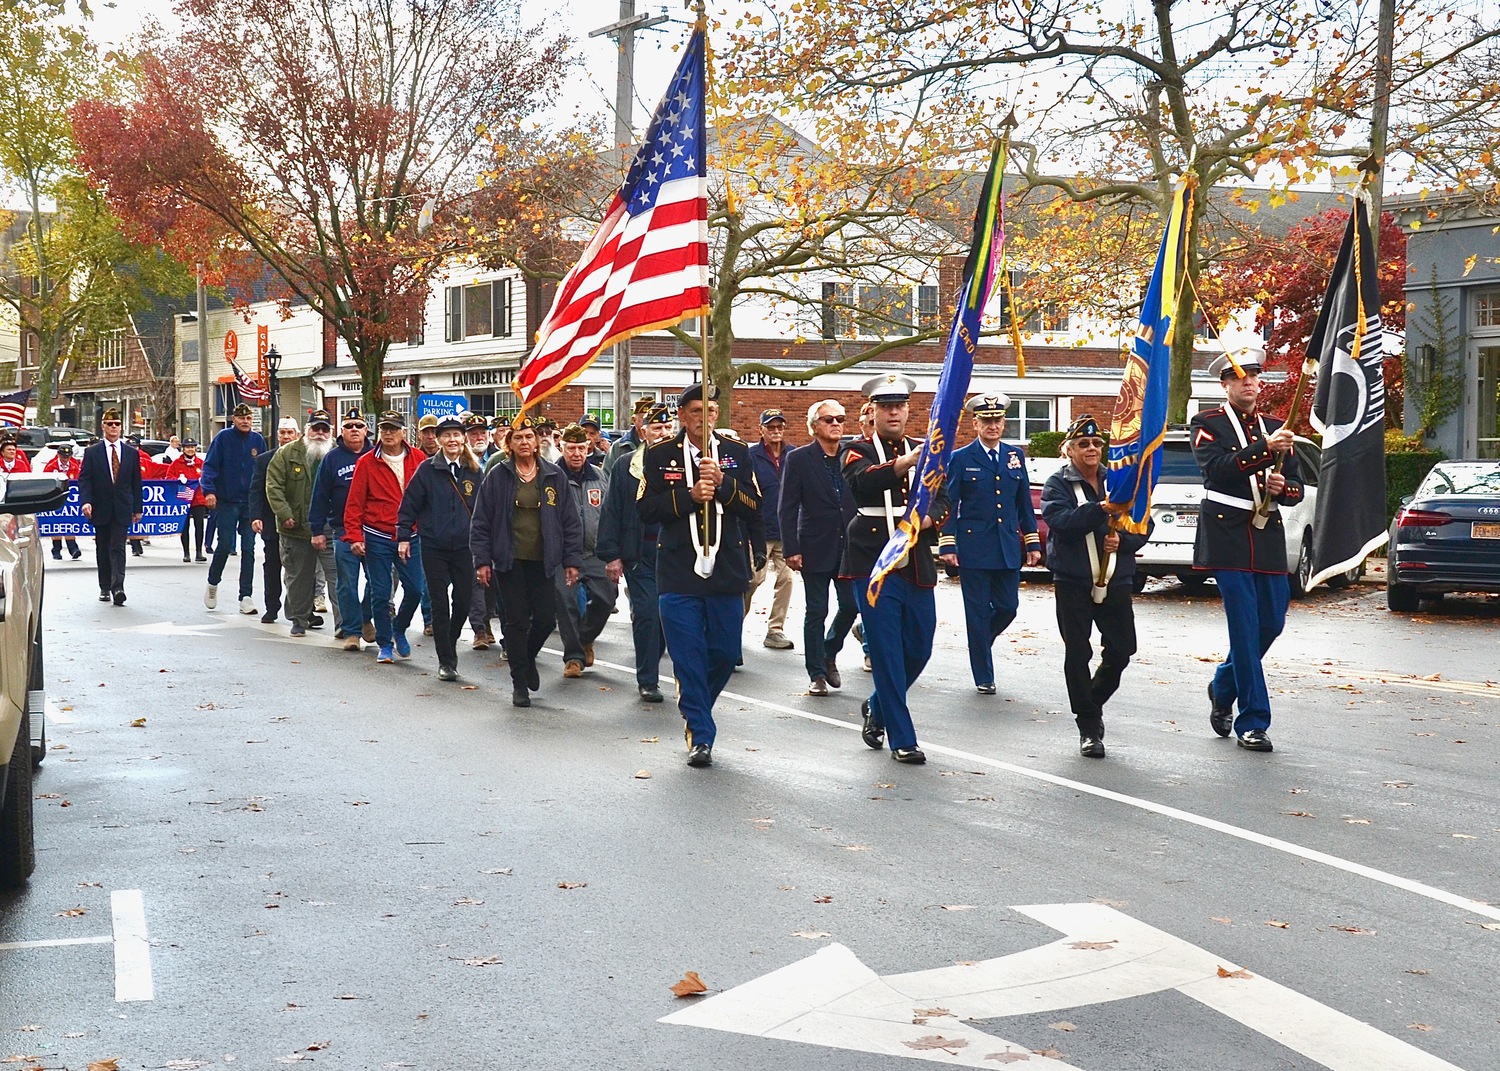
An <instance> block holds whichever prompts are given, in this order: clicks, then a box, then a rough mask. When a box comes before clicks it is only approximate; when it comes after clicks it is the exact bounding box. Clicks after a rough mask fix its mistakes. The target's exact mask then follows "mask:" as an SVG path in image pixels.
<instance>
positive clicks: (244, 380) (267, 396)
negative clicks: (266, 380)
mask: <svg viewBox="0 0 1500 1071" xmlns="http://www.w3.org/2000/svg"><path fill="white" fill-rule="evenodd" d="M229 369H230V371H232V372H233V373H234V382H235V386H237V387H239V389H240V397H241V398H242V399H244V400H245V401H247V402H250V403H252V404H253V405H265V404H266V403H267V402H269V401H270V400H271V392H270V391H269V390H267V389H266V388H265V387H262V386H261V385H260V384H259V383H257V382H255V380H253V379H251V378H250V377H249V376H247V375H245V373H244V372H241V371H240V366H239V365H237V364H235V363H234V359H233V358H231V359H230V361H229Z"/></svg>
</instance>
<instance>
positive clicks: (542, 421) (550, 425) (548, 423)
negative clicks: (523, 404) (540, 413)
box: [536, 416, 557, 431]
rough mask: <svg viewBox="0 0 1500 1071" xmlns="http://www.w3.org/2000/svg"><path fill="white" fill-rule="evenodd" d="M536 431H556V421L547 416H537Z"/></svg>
mask: <svg viewBox="0 0 1500 1071" xmlns="http://www.w3.org/2000/svg"><path fill="white" fill-rule="evenodd" d="M536 430H537V431H556V430H557V421H555V420H553V419H552V418H551V417H549V416H544V417H539V418H538V419H537V422H536Z"/></svg>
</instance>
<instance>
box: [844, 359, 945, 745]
mask: <svg viewBox="0 0 1500 1071" xmlns="http://www.w3.org/2000/svg"><path fill="white" fill-rule="evenodd" d="M914 389H916V383H915V382H913V381H912V380H911V379H910V378H908V377H907V376H902V375H895V374H889V375H881V376H876V377H875V378H874V379H870V380H867V381H866V382H865V384H864V387H863V391H864V394H865V396H866V397H867V398H869V399H870V400H871V401H872V402H874V403H875V424H874V429H873V435H872V437H871V438H870V439H867V440H866V439H862V440H860V441H858V442H854V443H851V444H850V445H849V446H848V448H847V449H846V450H845V451H844V455H843V464H844V479H845V482H846V483H847V484H848V487H849V492H850V494H851V495H852V496H853V499H854V506H855V509H856V511H857V512H856V513H855V514H854V517H853V519H851V520H850V521H849V528H848V538H847V540H846V542H845V545H844V561H843V564H842V566H841V567H840V569H839V575H840V576H841V577H842V578H845V579H848V580H850V581H851V582H852V584H853V586H854V594H855V601H856V602H857V603H858V604H859V613H860V619H861V621H862V623H863V626H864V635H865V640H866V641H867V642H868V643H869V645H870V665H871V669H872V672H873V674H874V677H875V691H874V692H872V693H871V694H870V698H869V699H867V700H865V702H864V705H863V707H862V708H861V710H860V713H861V715H862V717H863V719H864V724H863V726H862V728H861V733H860V735H861V736H862V737H863V739H864V742H865V743H866V744H867V745H868V746H869V747H872V748H877V749H878V748H880V747H881V746H883V744H884V743H885V741H886V737H887V734H889V743H890V749H891V757H892V758H894V759H895V760H896V761H897V762H905V763H911V764H913V765H920V764H921V763H924V762H926V761H927V756H926V755H925V754H923V753H922V749H921V748H919V747H918V746H917V731H916V728H915V726H914V725H913V724H912V718H911V708H910V707H909V706H908V705H907V696H906V693H907V690H908V689H909V688H910V687H911V686H912V685H913V684H914V683H916V680H917V678H918V677H920V676H921V675H922V670H923V669H925V668H926V666H927V660H928V659H929V658H931V657H932V638H933V633H934V632H935V631H936V630H937V608H936V605H935V603H934V601H933V591H932V589H933V588H934V587H936V586H937V562H936V560H935V559H934V558H933V548H934V546H935V545H936V543H937V532H938V529H939V528H941V526H942V523H943V521H944V520H946V519H947V517H948V495H947V492H946V491H945V490H944V489H943V488H939V489H938V490H937V492H936V493H935V494H934V495H933V496H932V499H931V505H930V506H929V508H928V512H927V519H928V520H929V521H930V522H931V523H930V524H927V525H924V526H923V528H922V531H921V534H920V535H919V536H918V538H917V542H916V545H915V546H913V547H912V548H911V552H910V553H909V554H908V555H907V558H906V561H905V562H904V563H902V564H901V565H900V567H899V568H897V569H894V570H892V571H891V572H890V574H889V575H887V576H886V578H885V583H884V586H883V587H882V589H881V592H880V598H879V599H878V600H877V601H876V603H875V605H874V606H871V605H870V600H869V595H868V593H869V588H870V574H871V573H872V572H874V569H875V562H876V560H877V559H878V558H879V557H880V552H881V551H882V550H883V549H884V548H885V545H886V543H887V542H889V541H890V538H891V536H892V535H893V534H894V533H895V530H896V524H897V522H898V521H899V519H900V517H901V515H902V514H903V513H904V512H905V510H906V496H907V494H908V492H909V491H910V490H911V486H912V481H913V480H914V479H915V478H916V463H917V455H918V452H919V450H920V448H921V445H922V444H921V443H920V442H918V441H917V440H915V439H910V438H907V437H906V435H905V434H904V429H905V425H906V417H907V413H908V408H909V407H908V402H909V399H910V396H911V392H912V391H913V390H914Z"/></svg>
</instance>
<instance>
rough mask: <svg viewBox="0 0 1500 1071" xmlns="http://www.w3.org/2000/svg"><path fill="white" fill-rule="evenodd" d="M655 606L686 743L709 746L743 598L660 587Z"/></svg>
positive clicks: (736, 648)
mask: <svg viewBox="0 0 1500 1071" xmlns="http://www.w3.org/2000/svg"><path fill="white" fill-rule="evenodd" d="M659 606H660V607H661V629H662V632H663V633H664V634H665V635H666V637H667V651H668V653H669V654H671V656H672V672H673V674H674V675H675V676H676V677H677V709H679V710H680V711H682V720H683V721H684V722H686V723H687V724H686V726H685V729H684V732H685V734H686V736H687V744H688V747H690V748H691V747H693V746H695V745H697V744H702V745H703V746H705V747H713V746H714V735H715V733H716V731H717V730H716V727H715V725H714V703H715V702H716V701H717V700H718V698H719V693H720V692H722V691H723V690H724V686H725V685H726V684H728V683H729V678H730V676H731V675H732V674H733V673H734V667H735V663H737V662H738V661H739V660H740V635H741V632H742V631H743V628H744V611H745V597H744V596H743V595H677V594H669V593H665V592H664V593H663V594H662V595H661V600H660V603H659Z"/></svg>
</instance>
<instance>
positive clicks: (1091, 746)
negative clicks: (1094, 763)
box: [1078, 736, 1104, 759]
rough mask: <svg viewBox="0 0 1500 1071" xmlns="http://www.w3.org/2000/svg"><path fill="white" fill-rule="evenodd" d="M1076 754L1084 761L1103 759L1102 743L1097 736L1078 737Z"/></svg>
mask: <svg viewBox="0 0 1500 1071" xmlns="http://www.w3.org/2000/svg"><path fill="white" fill-rule="evenodd" d="M1078 754H1080V755H1082V756H1083V757H1084V758H1086V759H1102V758H1104V741H1103V740H1100V739H1099V738H1098V737H1097V736H1082V737H1079V738H1078Z"/></svg>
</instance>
